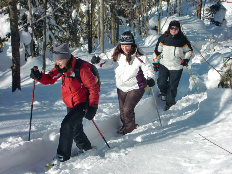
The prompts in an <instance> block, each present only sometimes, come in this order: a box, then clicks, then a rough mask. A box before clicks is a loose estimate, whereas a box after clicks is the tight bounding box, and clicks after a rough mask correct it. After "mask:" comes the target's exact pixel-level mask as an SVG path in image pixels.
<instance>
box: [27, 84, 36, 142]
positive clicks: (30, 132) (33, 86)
mask: <svg viewBox="0 0 232 174" xmlns="http://www.w3.org/2000/svg"><path fill="white" fill-rule="evenodd" d="M34 92H35V80H34V82H33V90H32V101H31V117H30V128H29V137H28V141H30V138H31V136H30V135H31V120H32V111H33V102H34Z"/></svg>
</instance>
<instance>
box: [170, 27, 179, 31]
mask: <svg viewBox="0 0 232 174" xmlns="http://www.w3.org/2000/svg"><path fill="white" fill-rule="evenodd" d="M170 30H179V28H177V27H170Z"/></svg>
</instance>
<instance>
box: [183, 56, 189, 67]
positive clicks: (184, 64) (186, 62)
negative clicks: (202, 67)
mask: <svg viewBox="0 0 232 174" xmlns="http://www.w3.org/2000/svg"><path fill="white" fill-rule="evenodd" d="M188 62H189V59H188V58H185V59H182V60H181V65H183V66H188Z"/></svg>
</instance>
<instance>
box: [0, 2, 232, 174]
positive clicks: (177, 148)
mask: <svg viewBox="0 0 232 174" xmlns="http://www.w3.org/2000/svg"><path fill="white" fill-rule="evenodd" d="M223 5H224V6H225V7H226V8H227V13H226V20H227V23H226V24H223V25H222V26H220V27H216V26H214V25H207V26H206V25H205V24H204V23H203V22H202V21H201V20H199V19H198V18H196V17H191V16H184V17H177V16H172V17H170V18H169V19H168V21H167V22H166V26H165V27H167V25H168V23H169V21H171V20H173V19H176V20H180V21H181V22H182V23H183V26H182V27H183V30H184V32H185V34H186V35H187V36H188V38H189V40H190V41H191V42H192V44H193V46H194V55H193V58H192V60H191V61H190V64H189V66H188V69H189V70H190V72H191V74H192V76H193V78H194V80H195V82H196V84H197V85H198V88H197V89H196V86H195V83H194V82H193V80H192V78H191V77H190V75H189V73H188V71H187V69H186V68H185V69H184V71H183V75H182V78H181V81H180V85H179V88H178V96H177V104H176V105H175V106H173V107H172V108H171V109H170V110H169V111H166V112H163V111H162V106H163V103H162V102H161V101H160V100H159V99H157V98H156V103H157V106H158V109H159V114H160V115H161V121H162V125H163V126H160V123H159V120H158V114H157V111H156V108H155V103H154V100H153V99H154V98H153V97H152V95H149V91H146V94H145V95H144V97H143V99H142V100H141V101H140V102H139V104H138V105H137V107H136V122H137V123H138V124H139V125H140V127H139V128H138V129H136V130H134V131H133V132H132V133H130V134H128V135H125V136H120V135H117V134H116V130H117V129H118V128H119V127H120V120H119V110H118V100H117V93H116V88H115V80H114V71H113V69H112V68H110V69H99V72H100V76H101V81H102V85H101V92H100V103H99V109H98V113H97V115H96V116H95V118H94V120H95V122H96V124H97V125H98V127H99V129H100V130H101V132H102V133H103V135H104V137H105V139H106V140H107V142H108V143H109V145H110V147H111V148H110V149H109V148H108V147H107V146H106V144H105V143H104V141H103V139H102V137H101V136H100V135H99V133H98V131H97V129H96V128H95V127H94V125H93V123H92V122H91V121H88V120H84V128H85V132H86V134H87V136H88V137H89V139H90V141H91V142H92V144H93V145H97V146H98V150H91V151H88V152H87V153H85V154H83V155H80V156H78V157H73V158H72V159H70V160H69V161H67V162H65V163H63V164H61V166H60V167H59V168H56V167H54V168H52V169H50V170H48V171H47V170H46V169H45V167H44V166H45V164H46V163H47V162H50V161H51V159H52V158H53V157H54V156H55V153H56V148H57V144H58V139H59V128H60V123H61V121H62V119H63V117H64V116H65V114H66V107H65V106H64V104H63V102H62V99H61V94H60V86H61V81H60V80H59V81H58V82H57V83H55V84H54V85H49V86H44V85H41V84H40V83H36V87H35V100H34V108H33V119H32V131H31V141H27V140H28V131H29V120H30V112H31V105H30V104H31V100H32V84H33V80H32V79H30V77H29V74H30V69H31V68H32V67H33V66H34V65H37V66H38V67H39V69H40V70H41V69H42V58H41V57H37V58H33V59H32V58H29V59H28V61H27V62H25V61H24V59H23V55H24V52H23V49H21V63H22V67H21V85H22V90H21V91H16V92H14V93H12V92H11V70H10V68H9V67H10V66H11V59H10V58H11V47H10V42H7V43H5V46H4V51H3V52H2V53H0V56H1V64H0V81H1V84H0V120H1V121H0V154H1V155H0V161H1V162H0V173H6V174H17V173H18V174H21V173H28V174H29V173H71V174H72V173H73V174H76V173H91V174H93V173H95V174H109V173H112V174H113V173H114V174H119V173H134V174H137V173H138V174H141V173H146V174H148V173H157V174H158V173H159V174H160V173H168V174H180V173H183V174H186V173H189V174H190V173H191V174H192V173H194V174H201V173H202V174H206V173H207V174H212V173H217V174H218V173H220V174H229V173H232V167H231V166H232V164H231V161H232V154H231V153H232V136H231V127H232V119H231V117H232V110H231V108H232V91H231V89H222V88H217V85H218V83H219V80H220V75H219V74H218V73H217V72H216V71H215V70H214V69H212V68H211V67H210V66H209V65H208V64H206V63H205V62H204V60H203V59H202V57H201V56H200V55H199V53H198V51H197V50H196V49H198V50H199V51H200V52H201V54H202V55H203V56H204V58H206V60H207V61H208V62H209V63H210V64H211V65H213V66H214V67H215V68H216V69H218V70H220V69H221V68H222V66H223V58H224V57H228V56H229V57H231V54H232V53H231V47H232V41H231V38H232V36H231V35H230V33H232V32H231V31H232V23H231V19H230V18H231V17H229V16H230V15H231V10H232V4H229V3H224V4H223ZM0 19H2V17H0ZM165 21H166V19H163V20H162V23H163V24H164V23H165ZM4 25H7V24H4ZM1 27H2V26H1ZM165 27H164V30H165ZM6 28H7V27H5V29H6ZM2 32H4V31H3V29H2ZM210 38H213V41H212V39H210ZM157 39H158V36H155V35H150V36H148V37H147V38H146V39H145V40H142V39H141V38H140V37H137V36H136V43H138V44H139V45H140V47H141V48H142V49H143V50H144V51H145V52H146V53H147V55H148V57H149V58H150V60H151V61H152V54H153V50H154V46H155V44H156V42H157ZM106 49H108V50H109V49H111V47H110V46H109V47H106ZM99 52H100V51H99V49H97V51H96V52H95V53H93V54H91V55H89V54H87V51H86V50H82V49H80V48H79V49H77V50H73V52H72V53H73V54H74V56H78V57H80V58H82V59H85V60H90V58H91V57H92V56H93V55H94V54H97V55H98V54H100V53H99ZM46 63H47V71H49V70H51V69H52V67H53V66H54V61H53V60H52V58H51V57H48V58H47V60H46ZM153 91H154V94H157V92H158V89H157V86H155V87H154V88H153ZM201 135H202V136H204V137H206V138H208V139H209V140H210V141H212V142H214V143H216V144H217V145H219V146H220V147H222V148H224V149H226V150H228V151H229V152H230V153H229V152H227V151H225V150H223V149H222V148H220V147H218V146H216V145H214V144H212V143H211V142H209V141H207V140H205V139H204V138H202V136H201ZM75 150H76V149H75V145H73V151H75Z"/></svg>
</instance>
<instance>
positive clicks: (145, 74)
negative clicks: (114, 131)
mask: <svg viewBox="0 0 232 174" xmlns="http://www.w3.org/2000/svg"><path fill="white" fill-rule="evenodd" d="M91 62H92V63H93V64H99V65H100V67H102V68H108V67H110V66H112V65H113V67H114V71H115V79H116V86H117V93H118V100H119V109H120V118H121V121H122V123H123V126H122V128H121V129H120V130H119V131H118V133H120V134H127V133H130V132H132V131H133V130H134V129H135V128H136V124H135V112H134V109H135V106H136V105H137V103H138V102H139V101H140V99H141V98H142V96H143V94H144V88H145V87H146V86H149V87H152V86H154V85H155V80H154V78H155V72H154V68H153V66H152V64H151V63H150V61H149V60H148V58H147V56H146V55H145V53H144V52H143V51H142V50H141V49H140V48H138V45H136V44H135V40H134V36H133V35H132V33H131V32H130V31H126V32H124V33H123V34H122V35H121V36H120V38H119V44H118V45H117V46H116V47H115V48H114V49H113V51H112V52H109V53H107V54H106V55H105V56H104V57H102V58H100V57H96V56H93V58H92V60H91Z"/></svg>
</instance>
